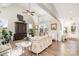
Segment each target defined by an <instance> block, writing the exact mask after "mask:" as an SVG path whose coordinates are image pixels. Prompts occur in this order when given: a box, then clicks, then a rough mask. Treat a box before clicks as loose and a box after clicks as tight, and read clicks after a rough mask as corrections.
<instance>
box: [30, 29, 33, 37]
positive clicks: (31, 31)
mask: <svg viewBox="0 0 79 59" xmlns="http://www.w3.org/2000/svg"><path fill="white" fill-rule="evenodd" d="M29 35H31V36H32V37H34V30H33V29H29Z"/></svg>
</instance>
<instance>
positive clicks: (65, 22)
mask: <svg viewBox="0 0 79 59" xmlns="http://www.w3.org/2000/svg"><path fill="white" fill-rule="evenodd" d="M61 20H62V22H61V23H62V35H63V34H64V33H63V29H64V27H67V28H68V33H67V36H68V37H69V38H78V36H79V20H78V19H61ZM73 23H75V26H76V31H75V33H72V32H71V26H72V25H73Z"/></svg>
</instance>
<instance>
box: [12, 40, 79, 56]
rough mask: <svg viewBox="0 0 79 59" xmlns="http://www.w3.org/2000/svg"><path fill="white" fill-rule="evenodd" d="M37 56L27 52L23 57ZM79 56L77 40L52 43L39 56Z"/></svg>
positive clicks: (78, 42)
mask: <svg viewBox="0 0 79 59" xmlns="http://www.w3.org/2000/svg"><path fill="white" fill-rule="evenodd" d="M16 42H19V41H15V42H13V44H12V46H13V48H15V45H14V44H15V43H16ZM26 54H27V56H36V54H34V53H33V52H31V51H28V50H27V51H26V53H24V54H22V56H25V55H26ZM78 55H79V41H78V40H75V39H73V40H72V39H71V40H67V41H65V42H52V45H51V46H49V47H48V48H47V49H45V50H44V51H42V52H41V53H40V54H39V56H78Z"/></svg>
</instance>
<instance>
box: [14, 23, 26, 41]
mask: <svg viewBox="0 0 79 59" xmlns="http://www.w3.org/2000/svg"><path fill="white" fill-rule="evenodd" d="M24 37H27V24H26V23H25V22H15V34H14V40H21V39H23V38H24Z"/></svg>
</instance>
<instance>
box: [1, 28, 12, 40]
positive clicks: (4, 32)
mask: <svg viewBox="0 0 79 59" xmlns="http://www.w3.org/2000/svg"><path fill="white" fill-rule="evenodd" d="M2 36H3V39H5V40H10V39H11V36H12V32H11V31H7V30H6V29H3V30H2Z"/></svg>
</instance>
